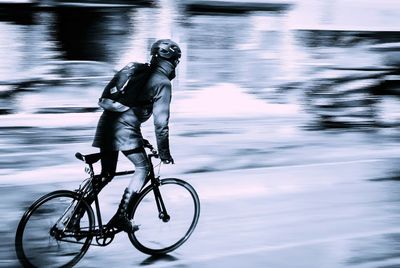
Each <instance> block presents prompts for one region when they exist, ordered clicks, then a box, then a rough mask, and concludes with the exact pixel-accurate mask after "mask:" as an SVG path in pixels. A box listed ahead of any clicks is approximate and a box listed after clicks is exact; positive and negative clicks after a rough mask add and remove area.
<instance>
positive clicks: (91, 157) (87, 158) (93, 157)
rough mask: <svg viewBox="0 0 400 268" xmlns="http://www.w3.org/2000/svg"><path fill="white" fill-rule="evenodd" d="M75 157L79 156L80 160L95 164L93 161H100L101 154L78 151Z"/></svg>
mask: <svg viewBox="0 0 400 268" xmlns="http://www.w3.org/2000/svg"><path fill="white" fill-rule="evenodd" d="M75 157H76V158H78V159H79V160H81V161H83V162H85V163H86V164H89V165H90V164H93V163H96V162H97V161H99V160H100V158H101V154H100V153H96V154H87V155H83V154H81V153H79V152H77V153H76V154H75Z"/></svg>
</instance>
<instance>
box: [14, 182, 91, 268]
mask: <svg viewBox="0 0 400 268" xmlns="http://www.w3.org/2000/svg"><path fill="white" fill-rule="evenodd" d="M80 199H81V198H80V196H79V195H78V194H77V193H75V192H72V191H67V190H60V191H54V192H51V193H48V194H46V195H44V196H42V197H41V198H39V199H38V200H36V201H35V202H34V203H33V204H32V205H31V206H30V207H29V208H28V209H27V211H26V212H25V214H24V215H23V216H22V218H21V220H20V222H19V224H18V228H17V232H16V236H15V250H16V254H17V257H18V259H19V261H20V262H21V264H22V265H23V266H24V267H72V266H74V265H75V264H76V263H77V262H78V261H79V260H80V259H81V258H82V257H83V256H84V255H85V253H86V252H87V250H88V249H89V246H90V244H91V241H92V239H93V236H92V235H88V236H85V237H84V238H83V239H84V241H82V242H80V241H78V240H76V242H74V241H72V238H71V241H64V240H62V241H61V240H57V239H55V238H54V236H52V235H51V234H50V233H51V230H53V228H56V227H55V226H56V224H59V223H58V222H59V219H60V218H64V217H65V218H68V216H65V215H68V214H67V213H75V212H76V208H75V207H74V206H73V205H71V204H74V203H73V202H76V201H78V200H80ZM64 201H66V202H65V204H63V205H65V206H66V207H65V208H61V207H60V205H61V202H64ZM53 202H55V203H54V204H53ZM57 202H58V203H57ZM68 202H69V203H68ZM79 206H80V207H81V208H84V211H85V213H83V214H82V215H83V217H82V218H81V219H80V221H79V222H80V225H79V226H80V228H81V229H80V230H82V229H84V228H85V229H86V228H87V229H88V230H89V231H88V233H89V234H90V231H92V230H93V229H94V225H95V223H94V214H93V210H92V208H91V207H90V206H89V205H88V204H87V203H86V202H85V201H83V200H81V201H80V205H79ZM63 209H64V211H63ZM56 210H57V211H56ZM53 211H54V212H57V214H56V215H54V218H51V217H50V216H51V215H50V213H52V212H53ZM71 211H73V212H71ZM58 212H59V213H58ZM54 221H55V222H54ZM46 222H47V224H45V223H46ZM35 223H38V224H39V225H38V226H36V228H34V229H33V230H32V231H31V232H29V230H30V228H31V225H32V227H35ZM82 224H85V227H82ZM40 231H44V232H43V234H45V235H43V236H44V237H41V236H40V234H41V233H40ZM46 238H48V241H47V244H48V245H47V247H46V246H45V248H41V247H37V246H36V245H35V242H36V243H42V242H43V243H44V244H46ZM30 243H33V244H34V245H33V248H30V246H31V245H30ZM72 245H78V249H77V251H76V250H75V252H61V247H64V250H66V249H65V247H66V248H71V247H72ZM40 250H43V251H42V252H40ZM55 250H57V251H60V255H59V256H58V255H57V253H55V252H54V251H55ZM69 257H71V258H72V259H71V260H69V261H67V262H66V263H65V264H59V263H58V262H57V261H60V260H62V259H63V258H69Z"/></svg>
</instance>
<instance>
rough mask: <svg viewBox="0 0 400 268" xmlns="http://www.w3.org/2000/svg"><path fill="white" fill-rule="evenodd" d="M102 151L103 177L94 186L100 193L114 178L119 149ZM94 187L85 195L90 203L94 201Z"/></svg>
mask: <svg viewBox="0 0 400 268" xmlns="http://www.w3.org/2000/svg"><path fill="white" fill-rule="evenodd" d="M100 153H101V159H100V160H101V173H100V174H101V177H100V178H99V179H98V180H96V181H94V187H95V189H96V193H97V194H98V193H99V192H100V191H101V190H102V189H103V188H104V187H105V186H106V185H107V184H108V183H109V182H110V181H111V180H112V179H113V178H114V175H115V171H116V169H117V162H118V151H109V150H103V149H101V150H100ZM94 198H95V196H94V194H93V189H91V191H90V192H89V193H88V195H87V196H86V197H85V201H86V202H87V203H88V204H89V205H90V204H91V203H93V201H94Z"/></svg>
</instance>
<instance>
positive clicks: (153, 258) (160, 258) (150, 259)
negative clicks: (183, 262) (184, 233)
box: [139, 254, 179, 266]
mask: <svg viewBox="0 0 400 268" xmlns="http://www.w3.org/2000/svg"><path fill="white" fill-rule="evenodd" d="M177 260H179V259H178V258H177V257H174V256H171V255H168V254H167V255H160V256H150V257H148V258H146V259H144V260H143V261H142V262H141V263H140V264H139V265H140V266H146V265H151V264H154V263H156V262H159V261H164V262H173V261H177Z"/></svg>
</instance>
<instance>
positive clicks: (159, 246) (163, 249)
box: [128, 178, 200, 255]
mask: <svg viewBox="0 0 400 268" xmlns="http://www.w3.org/2000/svg"><path fill="white" fill-rule="evenodd" d="M157 189H158V190H159V193H160V196H161V198H162V201H163V202H162V203H163V204H164V206H165V210H162V211H160V210H159V209H158V207H157V199H156V197H158V194H157V193H158V191H157ZM199 216H200V200H199V197H198V195H197V193H196V191H195V190H194V188H193V187H192V186H191V185H190V184H189V183H187V182H185V181H182V180H180V179H174V178H170V179H163V180H161V181H160V186H158V187H157V188H156V189H154V186H153V185H150V186H148V187H147V188H145V189H144V190H143V191H142V192H141V193H140V195H139V197H138V199H137V201H136V203H135V205H134V206H133V209H132V210H131V211H130V214H129V217H130V218H132V219H133V221H134V224H135V225H137V226H138V228H139V229H138V230H137V231H135V232H133V233H129V234H128V236H129V239H130V240H131V242H132V244H133V245H134V246H135V247H136V248H137V249H138V250H140V251H141V252H143V253H145V254H149V255H162V254H166V253H168V252H171V251H173V250H175V249H176V248H178V247H179V246H181V245H182V244H183V243H184V242H185V241H186V240H187V239H188V238H189V236H190V235H191V234H192V232H193V231H194V229H195V227H196V225H197V222H198V220H199Z"/></svg>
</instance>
